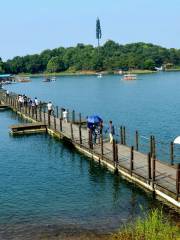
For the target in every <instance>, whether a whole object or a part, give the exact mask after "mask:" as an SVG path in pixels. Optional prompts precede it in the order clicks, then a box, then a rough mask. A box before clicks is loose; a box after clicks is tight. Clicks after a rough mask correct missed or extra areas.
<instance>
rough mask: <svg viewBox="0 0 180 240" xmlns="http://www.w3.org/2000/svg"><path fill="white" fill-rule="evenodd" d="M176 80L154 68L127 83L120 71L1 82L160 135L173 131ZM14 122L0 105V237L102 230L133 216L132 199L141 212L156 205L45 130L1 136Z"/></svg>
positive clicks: (166, 137) (176, 129) (178, 76)
mask: <svg viewBox="0 0 180 240" xmlns="http://www.w3.org/2000/svg"><path fill="white" fill-rule="evenodd" d="M179 81H180V74H179V73H164V74H163V73H162V74H161V73H160V74H152V75H142V76H140V77H139V80H137V81H134V82H124V81H120V76H105V77H103V78H102V79H97V78H96V77H92V76H81V77H78V76H76V77H58V78H57V81H56V82H52V83H43V82H42V78H33V81H32V82H31V83H26V84H25V83H24V84H16V85H12V86H8V87H9V89H10V90H12V91H16V92H17V93H19V92H21V93H26V94H28V95H30V96H34V97H35V96H37V97H38V98H39V99H42V100H46V101H47V100H49V99H50V100H52V101H53V102H54V103H55V104H56V105H60V106H67V107H68V108H72V109H77V111H81V112H82V113H84V115H86V114H87V115H88V114H89V113H99V114H100V115H101V116H102V117H103V118H104V119H107V120H108V119H110V118H111V119H113V120H114V121H115V122H116V123H119V122H121V123H123V124H125V125H127V126H128V127H129V129H132V130H133V129H136V128H138V129H140V130H141V131H142V132H143V133H145V134H150V133H151V132H153V133H155V134H156V135H157V136H158V137H159V138H161V139H163V140H165V141H168V140H170V139H171V138H172V137H174V136H176V135H178V134H179V104H180V98H179V93H180V84H179V83H180V82H179ZM20 122H22V119H18V117H17V116H16V115H15V114H14V113H12V112H11V111H4V112H0V123H1V124H0V139H1V143H0V146H1V151H0V184H1V185H0V186H1V188H0V237H1V239H3V240H6V239H43V236H46V235H48V236H49V235H51V234H52V235H53V236H56V235H57V236H58V234H64V233H67V232H71V233H74V234H75V233H77V232H79V233H82V232H83V234H84V233H85V232H88V233H89V232H91V233H92V232H93V233H102V232H103V233H108V232H110V231H114V230H116V229H117V228H119V227H120V226H122V224H123V223H125V222H127V221H129V220H130V219H133V218H134V217H136V216H138V215H139V214H140V205H143V206H144V209H145V210H144V211H147V210H148V209H150V208H152V207H155V206H160V205H161V204H160V203H159V202H158V201H156V204H155V203H153V198H152V197H151V195H150V194H147V193H145V192H144V191H143V190H141V189H139V188H136V187H135V186H134V185H132V184H128V183H127V182H126V181H125V180H123V179H121V178H120V177H118V176H115V175H114V174H112V173H110V172H109V171H107V170H106V169H105V168H103V167H102V166H99V165H98V164H97V163H94V162H93V161H92V160H90V159H88V158H86V157H84V156H83V155H81V154H79V153H78V152H76V151H74V150H73V149H71V148H70V147H68V146H67V145H65V144H64V143H62V142H59V141H57V140H56V139H54V138H51V137H50V136H47V135H45V134H38V135H29V136H21V137H12V136H11V135H9V130H8V126H10V125H12V124H15V123H20ZM165 211H166V210H165ZM167 211H169V209H167ZM43 234H44V235H43ZM46 239H47V238H46ZM49 239H51V238H49Z"/></svg>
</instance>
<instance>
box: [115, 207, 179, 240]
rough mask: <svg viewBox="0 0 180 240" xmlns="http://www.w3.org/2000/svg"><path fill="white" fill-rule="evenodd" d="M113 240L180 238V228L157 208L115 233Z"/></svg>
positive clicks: (175, 239) (176, 239)
mask: <svg viewBox="0 0 180 240" xmlns="http://www.w3.org/2000/svg"><path fill="white" fill-rule="evenodd" d="M111 240H180V228H179V227H178V226H175V225H173V224H172V223H170V221H169V220H168V219H167V218H165V217H164V216H163V213H162V211H160V210H158V209H155V210H152V211H151V212H150V213H149V214H148V215H147V216H146V218H145V219H143V218H138V219H137V220H136V221H135V223H134V224H129V225H128V226H126V227H124V228H123V229H122V230H121V231H120V232H118V233H116V234H113V235H112V238H111Z"/></svg>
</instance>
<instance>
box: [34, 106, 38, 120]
mask: <svg viewBox="0 0 180 240" xmlns="http://www.w3.org/2000/svg"><path fill="white" fill-rule="evenodd" d="M34 109H35V114H36V121H37V109H38V108H37V106H35V108H34Z"/></svg>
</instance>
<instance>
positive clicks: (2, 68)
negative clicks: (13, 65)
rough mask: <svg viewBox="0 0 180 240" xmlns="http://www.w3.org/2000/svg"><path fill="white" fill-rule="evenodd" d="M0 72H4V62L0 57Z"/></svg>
mask: <svg viewBox="0 0 180 240" xmlns="http://www.w3.org/2000/svg"><path fill="white" fill-rule="evenodd" d="M0 73H4V63H3V61H2V59H1V58H0Z"/></svg>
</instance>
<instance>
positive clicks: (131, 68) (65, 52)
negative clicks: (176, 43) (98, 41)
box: [0, 40, 180, 75]
mask: <svg viewBox="0 0 180 240" xmlns="http://www.w3.org/2000/svg"><path fill="white" fill-rule="evenodd" d="M120 70H121V71H123V72H131V73H138V74H140V73H150V72H151V73H152V72H155V71H156V70H167V71H172V70H174V71H179V70H180V49H175V48H170V49H167V48H164V47H161V46H158V45H154V44H151V43H143V42H138V43H131V44H125V45H122V44H119V43H116V42H114V41H112V40H108V41H107V42H106V43H105V44H104V45H102V46H98V47H94V46H92V45H85V44H82V43H78V44H77V45H76V46H75V47H67V48H64V47H59V48H55V49H52V50H50V49H46V50H44V51H42V52H41V53H40V54H33V55H26V56H16V57H14V58H13V59H9V60H7V61H4V62H3V61H2V59H1V58H0V73H8V74H16V75H18V74H28V75H29V74H42V73H44V74H46V73H48V74H53V75H55V74H56V75H74V74H77V75H78V74H94V73H98V72H105V73H116V72H118V71H120Z"/></svg>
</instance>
